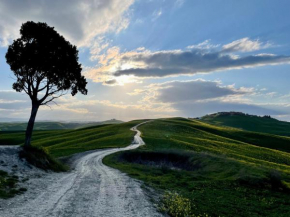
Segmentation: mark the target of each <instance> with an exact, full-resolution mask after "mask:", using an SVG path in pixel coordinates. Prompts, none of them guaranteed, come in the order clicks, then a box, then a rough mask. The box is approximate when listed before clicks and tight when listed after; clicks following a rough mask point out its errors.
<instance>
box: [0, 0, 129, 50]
mask: <svg viewBox="0 0 290 217" xmlns="http://www.w3.org/2000/svg"><path fill="white" fill-rule="evenodd" d="M133 2H134V0H96V1H95V0H85V1H78V0H51V1H38V0H23V1H18V0H2V1H1V2H0V37H1V38H0V44H1V45H2V46H6V45H7V44H8V43H9V41H10V40H11V39H14V38H16V37H18V35H19V28H20V26H21V24H22V23H24V22H26V21H28V20H32V21H41V22H47V23H48V25H51V26H54V27H55V28H56V30H57V31H59V32H60V33H62V34H64V36H65V37H66V38H68V39H69V40H71V41H73V43H76V44H77V45H79V46H87V45H89V44H90V43H91V41H92V39H93V38H94V37H95V36H96V35H101V34H104V33H107V32H110V31H113V32H118V31H120V30H122V29H124V28H126V27H127V26H128V23H129V19H128V14H127V12H126V11H127V10H128V9H129V7H130V6H131V5H132V4H133Z"/></svg>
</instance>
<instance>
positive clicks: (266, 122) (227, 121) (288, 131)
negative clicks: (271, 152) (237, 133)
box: [200, 112, 290, 136]
mask: <svg viewBox="0 0 290 217" xmlns="http://www.w3.org/2000/svg"><path fill="white" fill-rule="evenodd" d="M200 120H201V121H203V122H205V123H209V124H214V125H219V126H228V127H235V128H239V129H243V130H248V131H254V132H260V133H269V134H275V135H280V136H290V123H289V122H285V121H279V120H276V119H274V118H270V117H269V116H264V117H259V116H255V115H246V114H243V113H233V112H222V113H216V114H212V115H206V116H204V117H202V118H201V119H200Z"/></svg>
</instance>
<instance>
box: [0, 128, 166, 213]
mask: <svg viewBox="0 0 290 217" xmlns="http://www.w3.org/2000/svg"><path fill="white" fill-rule="evenodd" d="M137 127H138V125H137V126H136V127H133V128H132V130H134V131H136V132H137V134H136V135H135V137H134V142H133V143H132V144H131V145H130V146H128V147H126V148H120V149H118V148H115V149H106V150H101V151H96V152H90V153H87V154H82V155H80V156H81V157H79V158H77V159H76V160H74V165H75V167H74V168H75V169H74V170H73V171H71V172H68V173H61V174H55V173H49V174H42V173H41V174H40V175H39V176H40V177H39V178H37V177H36V178H32V179H31V180H30V183H29V190H28V191H27V192H26V193H25V194H23V195H19V196H16V197H15V198H12V199H9V200H5V201H3V200H2V201H0V203H1V206H0V208H1V210H0V216H1V217H15V216H22V217H24V216H27V217H28V216H29V217H34V216H35V217H36V216H37V217H40V216H44V217H52V216H61V217H62V216H69V217H72V216H78V217H79V216H85V217H90V216H102V217H105V216H108V217H115V216H116V217H119V216H120V217H125V216H128V217H133V216H134V217H137V216H142V217H144V216H148V217H154V216H161V214H159V213H158V212H157V211H156V209H155V208H154V206H153V205H152V204H151V203H150V202H149V201H148V198H147V197H146V195H145V194H144V192H143V190H142V189H141V187H140V185H141V184H140V183H139V182H137V181H135V180H133V179H131V178H129V177H128V176H127V175H125V174H123V173H121V172H120V171H118V170H116V169H112V168H110V167H107V166H105V165H104V164H103V163H102V159H103V158H104V157H105V156H107V155H109V154H112V153H115V152H118V151H124V150H130V149H135V148H137V147H139V146H140V145H144V142H143V140H142V139H141V137H140V134H141V133H140V131H138V130H137Z"/></svg>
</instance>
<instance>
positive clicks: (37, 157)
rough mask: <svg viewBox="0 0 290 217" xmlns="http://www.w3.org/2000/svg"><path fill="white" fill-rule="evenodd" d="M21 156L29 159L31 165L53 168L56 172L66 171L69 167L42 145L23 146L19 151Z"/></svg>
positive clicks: (47, 168)
mask: <svg viewBox="0 0 290 217" xmlns="http://www.w3.org/2000/svg"><path fill="white" fill-rule="evenodd" d="M19 157H20V158H24V159H26V160H27V162H28V163H30V164H31V165H33V166H35V167H38V168H40V169H43V170H52V171H55V172H64V171H67V170H68V167H67V166H65V165H64V164H62V163H61V162H59V161H58V160H56V159H55V158H53V157H52V156H50V155H49V154H48V152H47V151H46V150H45V149H44V148H42V147H33V146H28V147H23V148H22V150H21V151H20V152H19Z"/></svg>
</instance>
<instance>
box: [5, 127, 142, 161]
mask: <svg viewBox="0 0 290 217" xmlns="http://www.w3.org/2000/svg"><path fill="white" fill-rule="evenodd" d="M140 122H142V121H130V122H126V123H122V124H109V125H100V126H95V127H89V128H83V129H78V130H49V131H34V133H33V138H32V145H33V146H35V147H43V148H44V149H45V150H46V151H47V152H48V153H49V154H51V155H52V156H53V157H64V156H69V155H71V154H75V153H79V152H84V151H88V150H93V149H102V148H115V147H124V146H127V145H129V144H130V143H131V141H132V138H133V135H134V132H133V131H130V130H129V129H130V128H131V127H133V126H135V125H136V124H138V123H140ZM24 135H25V133H24V132H13V131H11V132H0V145H21V144H23V143H24Z"/></svg>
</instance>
